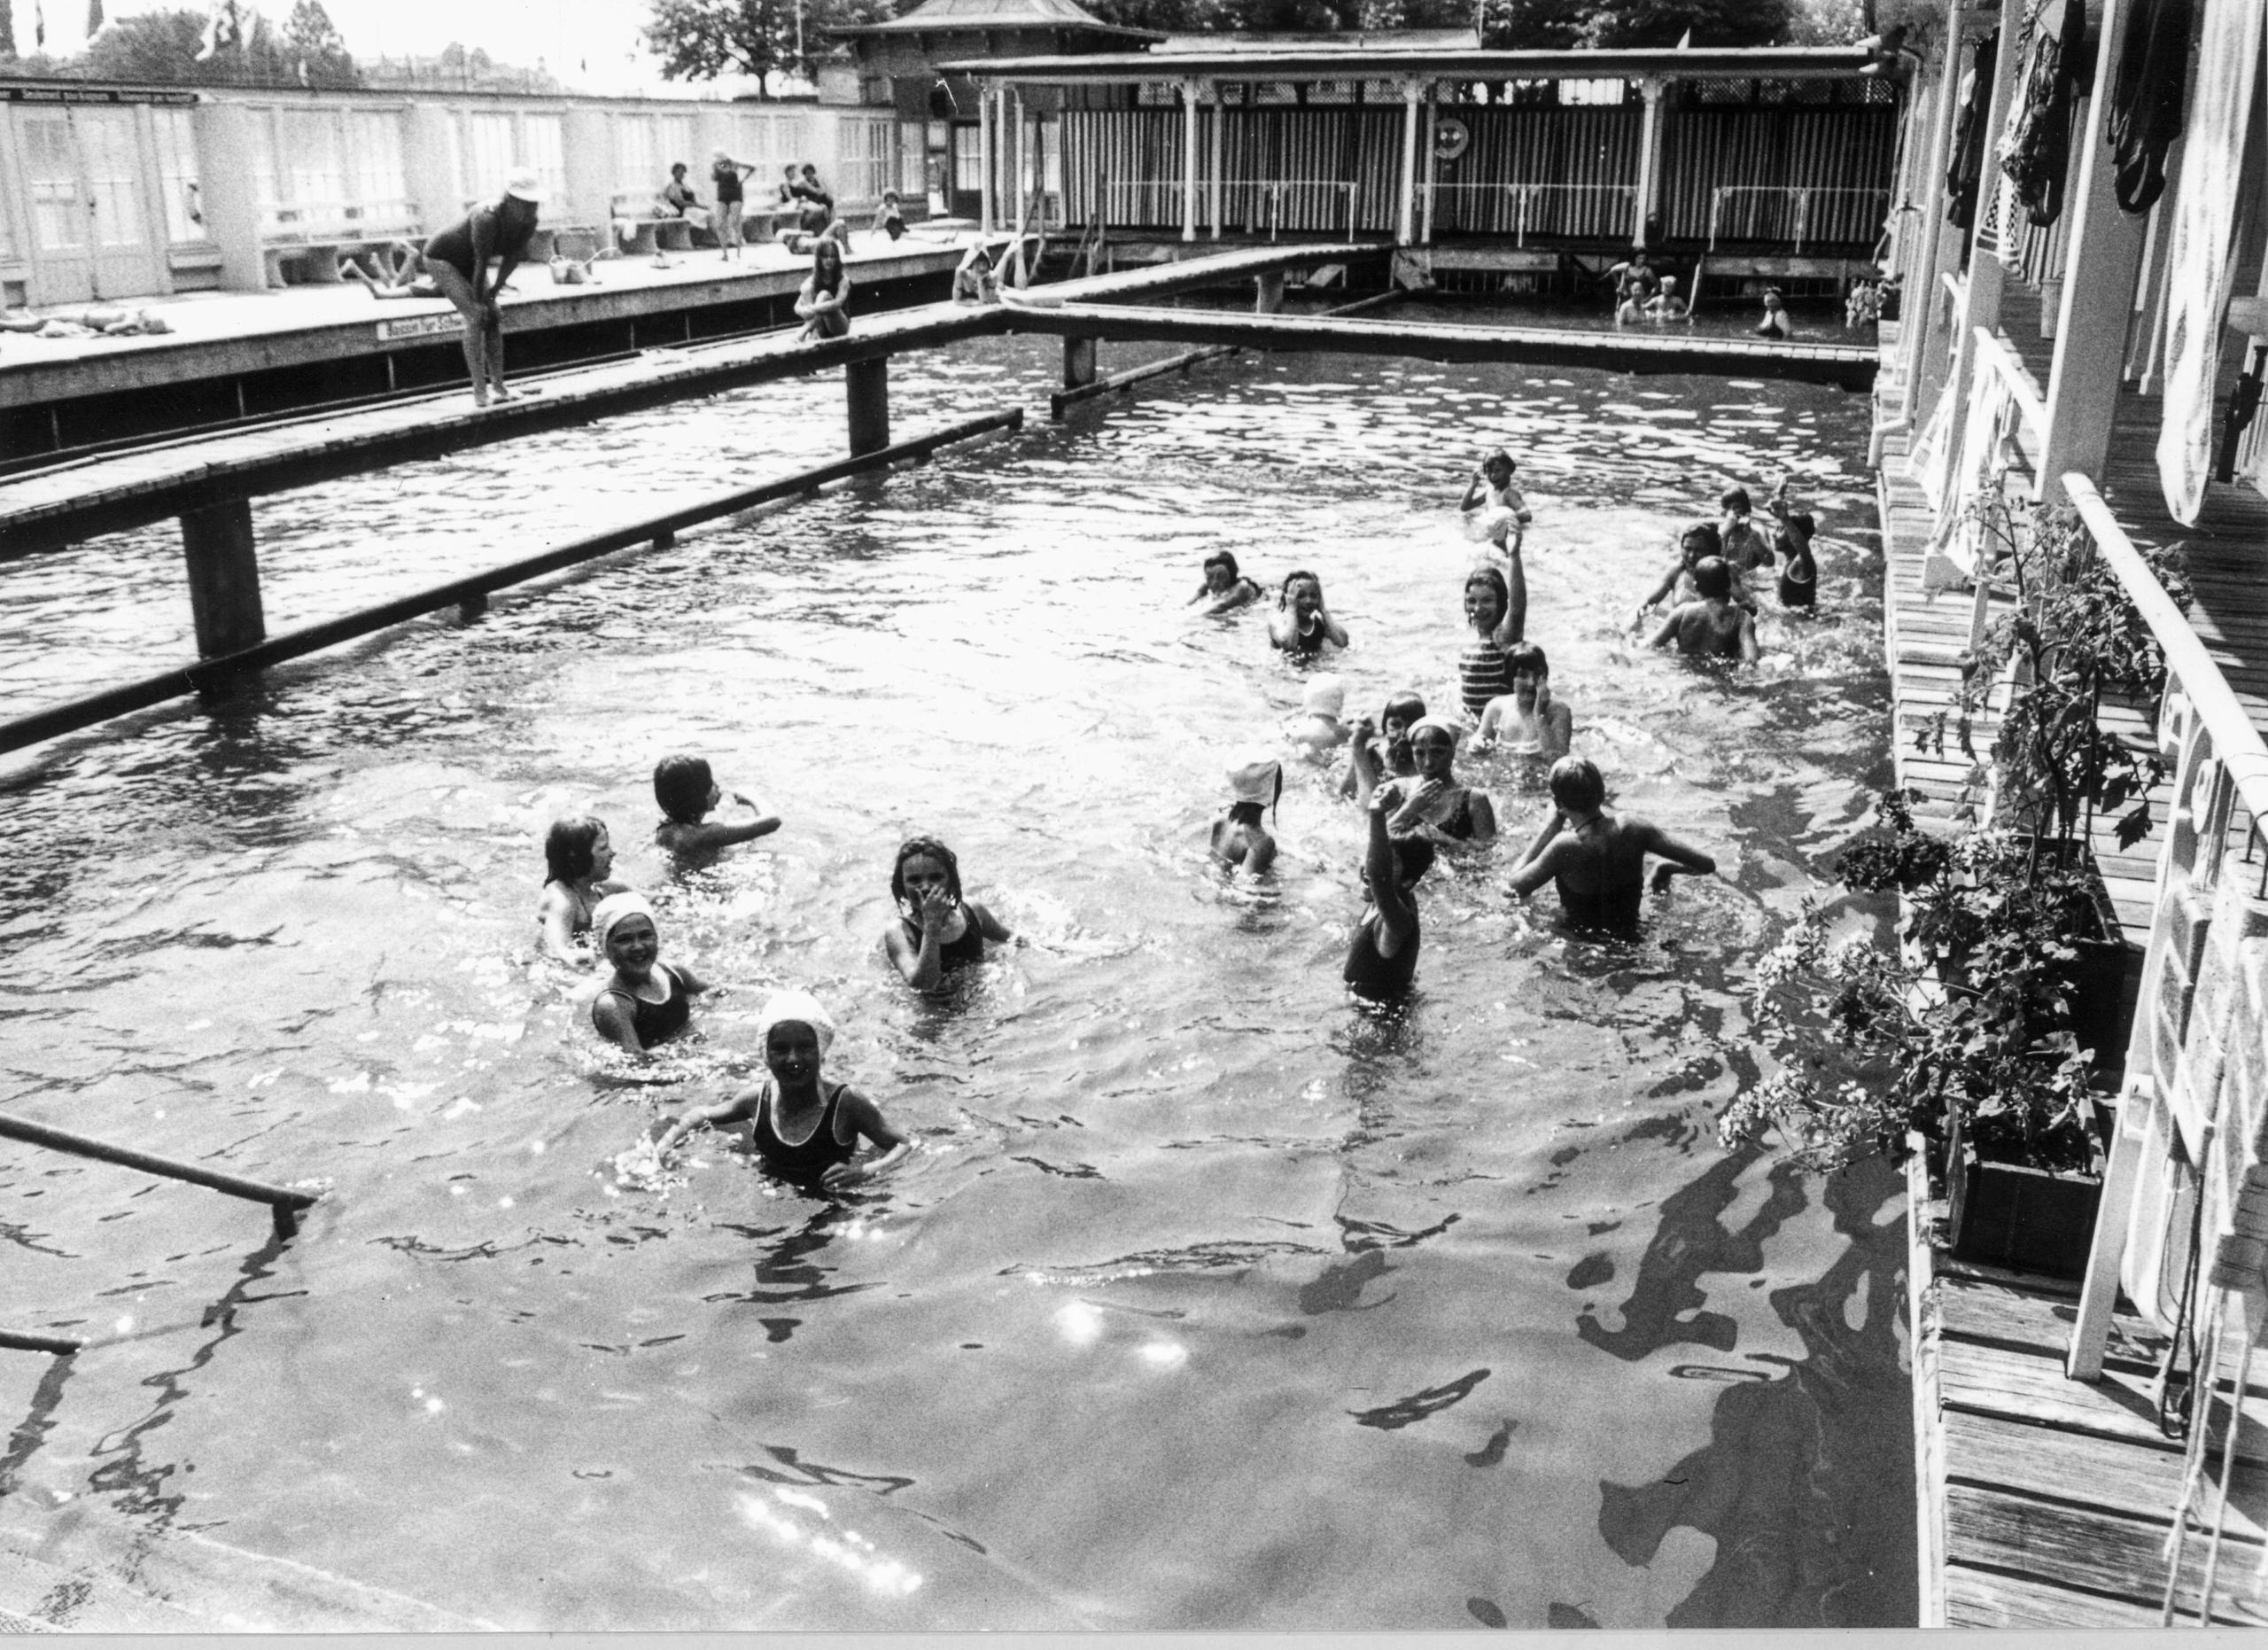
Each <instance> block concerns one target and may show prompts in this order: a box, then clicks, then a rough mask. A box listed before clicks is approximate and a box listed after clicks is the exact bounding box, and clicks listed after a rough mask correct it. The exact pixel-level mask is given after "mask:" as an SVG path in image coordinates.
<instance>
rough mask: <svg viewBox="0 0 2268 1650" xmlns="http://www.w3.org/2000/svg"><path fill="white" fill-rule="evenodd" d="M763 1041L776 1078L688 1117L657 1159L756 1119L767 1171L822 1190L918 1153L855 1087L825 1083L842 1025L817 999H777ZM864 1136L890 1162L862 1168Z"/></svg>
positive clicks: (763, 1019)
mask: <svg viewBox="0 0 2268 1650" xmlns="http://www.w3.org/2000/svg"><path fill="white" fill-rule="evenodd" d="M756 1037H757V1045H758V1047H761V1048H762V1049H763V1050H764V1063H765V1069H766V1070H769V1071H770V1073H771V1075H770V1076H769V1077H767V1078H765V1079H764V1080H763V1081H762V1082H759V1083H757V1085H755V1086H753V1087H751V1088H744V1089H742V1091H741V1092H740V1093H739V1094H735V1095H734V1096H733V1097H732V1098H731V1099H730V1100H728V1101H725V1102H724V1103H723V1104H722V1105H718V1106H710V1107H707V1108H704V1109H702V1110H699V1111H688V1112H687V1113H686V1114H685V1115H684V1116H683V1117H680V1118H679V1119H678V1120H677V1121H676V1122H674V1123H672V1124H671V1125H670V1126H669V1128H668V1129H667V1130H666V1131H665V1132H664V1133H663V1135H662V1137H661V1139H659V1140H656V1141H655V1143H654V1151H655V1155H656V1156H661V1155H663V1154H664V1153H666V1152H667V1151H668V1150H669V1148H671V1147H672V1146H674V1145H676V1144H677V1143H678V1141H679V1140H682V1139H684V1138H685V1136H687V1134H690V1133H692V1132H693V1131H694V1130H695V1129H697V1128H702V1127H704V1126H707V1125H711V1124H718V1123H740V1122H742V1121H745V1120H748V1119H751V1118H752V1119H754V1121H755V1124H756V1127H755V1129H754V1130H753V1131H752V1134H753V1137H754V1140H755V1143H756V1150H757V1156H759V1157H760V1158H762V1159H763V1162H764V1167H765V1172H767V1173H770V1174H773V1175H777V1176H778V1177H779V1178H780V1179H783V1180H788V1181H792V1182H796V1183H798V1184H801V1185H804V1186H807V1187H814V1188H817V1187H827V1188H832V1187H839V1186H844V1185H847V1184H849V1183H850V1181H852V1180H861V1179H866V1178H868V1177H869V1176H872V1175H877V1174H880V1173H881V1172H882V1171H883V1170H885V1169H887V1168H889V1167H890V1166H891V1165H892V1164H896V1163H897V1162H898V1161H899V1160H900V1159H902V1158H904V1157H905V1156H906V1155H907V1154H908V1153H910V1152H911V1151H913V1141H911V1140H907V1139H906V1138H905V1136H904V1135H903V1134H900V1133H899V1132H897V1130H896V1129H893V1128H892V1127H890V1125H889V1123H888V1122H887V1121H885V1120H884V1119H883V1117H882V1109H881V1108H880V1107H879V1106H877V1105H875V1104H874V1101H871V1100H868V1099H867V1098H866V1096H865V1095H864V1094H860V1093H859V1092H858V1090H857V1089H855V1088H852V1087H851V1086H850V1085H849V1084H848V1083H827V1082H823V1081H822V1080H821V1079H820V1077H819V1063H820V1062H821V1061H823V1060H824V1059H826V1057H827V1050H828V1049H829V1048H831V1047H834V1046H835V1021H834V1020H833V1018H832V1017H830V1016H828V1014H827V1010H826V1009H825V1008H823V1007H821V1006H820V1004H819V1000H818V999H817V998H815V997H812V996H811V995H809V994H808V993H806V992H799V991H788V992H777V993H775V994H774V995H773V997H772V999H771V1000H769V1001H768V1002H766V1003H765V1005H764V1012H763V1014H762V1015H761V1016H758V1018H757V1028H756ZM861 1136H864V1137H865V1138H866V1140H870V1141H872V1142H873V1143H874V1145H876V1146H878V1147H880V1148H882V1156H879V1157H876V1158H874V1159H872V1160H871V1161H869V1162H866V1163H863V1164H862V1163H859V1162H858V1161H856V1159H857V1157H858V1140H859V1138H860V1137H861Z"/></svg>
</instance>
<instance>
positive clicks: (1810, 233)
mask: <svg viewBox="0 0 2268 1650" xmlns="http://www.w3.org/2000/svg"><path fill="white" fill-rule="evenodd" d="M1897 152H1898V108H1897V105H1895V104H1891V103H1868V104H1843V105H1824V106H1806V105H1791V104H1779V105H1749V106H1741V105H1709V104H1689V105H1681V106H1677V107H1673V108H1671V109H1669V110H1667V111H1666V113H1665V114H1664V116H1663V121H1662V192H1661V206H1660V226H1661V227H1660V238H1661V239H1663V240H1666V241H1686V242H1699V243H1706V242H1707V240H1708V238H1709V212H1710V206H1711V202H1712V200H1713V198H1714V191H1716V190H1717V189H1718V188H1719V187H1720V186H1727V187H1749V188H1762V189H1775V190H1776V189H1785V188H1795V187H1801V188H1806V189H1810V190H1814V191H1825V190H1847V191H1858V192H1856V193H1849V194H1833V195H1830V194H1814V196H1813V197H1812V198H1811V201H1810V203H1809V206H1808V209H1807V212H1806V223H1805V226H1804V234H1803V245H1804V250H1805V251H1806V252H1808V251H1810V250H1812V249H1813V248H1814V247H1822V248H1823V247H1861V248H1864V247H1871V246H1872V245H1874V244H1875V241H1876V237H1879V236H1880V235H1881V234H1882V225H1883V219H1884V215H1885V214H1886V211H1887V208H1888V207H1889V206H1891V201H1890V198H1889V194H1890V189H1891V175H1890V173H1891V167H1892V166H1893V165H1894V164H1895V163H1896V159H1897ZM1794 227H1795V226H1794V223H1793V219H1792V212H1791V208H1790V205H1789V204H1788V203H1787V202H1786V201H1785V199H1784V198H1758V197H1754V196H1751V197H1746V198H1742V197H1736V198H1734V201H1733V202H1728V215H1727V216H1726V218H1725V220H1724V224H1723V230H1722V232H1721V237H1722V238H1723V239H1725V240H1728V241H1740V242H1752V241H1758V240H1769V241H1773V242H1780V243H1787V244H1790V245H1792V244H1793V240H1794V233H1793V231H1794Z"/></svg>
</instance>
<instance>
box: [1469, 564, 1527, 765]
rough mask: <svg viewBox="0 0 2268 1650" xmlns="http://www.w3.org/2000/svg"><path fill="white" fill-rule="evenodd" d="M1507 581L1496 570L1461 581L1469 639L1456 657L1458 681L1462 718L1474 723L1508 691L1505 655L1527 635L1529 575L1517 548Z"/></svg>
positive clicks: (1509, 677)
mask: <svg viewBox="0 0 2268 1650" xmlns="http://www.w3.org/2000/svg"><path fill="white" fill-rule="evenodd" d="M1511 556H1512V562H1511V577H1510V578H1509V579H1507V578H1506V577H1505V575H1504V574H1503V573H1502V572H1498V571H1497V570H1496V569H1495V568H1494V567H1476V568H1474V569H1473V570H1472V572H1469V573H1467V574H1466V575H1465V577H1464V622H1465V623H1466V624H1468V625H1471V626H1472V641H1471V642H1468V643H1466V644H1465V650H1464V652H1463V653H1461V654H1459V655H1458V656H1457V661H1456V676H1457V689H1458V693H1459V696H1460V697H1462V698H1463V699H1464V713H1465V715H1466V716H1467V717H1468V718H1469V719H1471V720H1473V721H1475V722H1478V721H1479V720H1480V718H1481V717H1482V715H1483V714H1484V713H1485V712H1487V709H1488V706H1489V705H1490V704H1491V703H1493V702H1494V701H1495V700H1497V699H1502V698H1505V697H1509V696H1510V695H1511V691H1512V671H1511V665H1510V664H1508V663H1507V662H1506V660H1507V655H1506V653H1505V650H1506V649H1508V648H1513V647H1518V645H1519V643H1520V640H1521V638H1522V637H1523V636H1524V635H1525V634H1526V631H1527V574H1526V572H1524V571H1523V570H1522V569H1521V566H1520V552H1519V546H1518V543H1517V542H1515V543H1514V545H1513V546H1512V552H1511Z"/></svg>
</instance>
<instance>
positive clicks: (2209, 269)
mask: <svg viewBox="0 0 2268 1650" xmlns="http://www.w3.org/2000/svg"><path fill="white" fill-rule="evenodd" d="M2264 27H2268V7H2264V6H2263V5H2262V4H2261V3H2260V0H2203V4H2202V8H2201V9H2200V11H2199V13H2198V54H2199V60H2200V62H2202V63H2203V64H2204V65H2206V66H2208V67H2209V68H2210V71H2211V72H2210V73H2202V72H2201V73H2200V74H2198V76H2197V106H2196V107H2195V108H2194V109H2193V110H2191V111H2190V114H2189V126H2188V129H2187V131H2186V132H2185V133H2184V134H2183V137H2182V144H2181V187H2180V188H2179V189H2177V190H2176V191H2174V195H2173V212H2172V217H2173V227H2172V233H2171V239H2170V240H2169V241H2168V243H2167V256H2166V274H2165V293H2166V299H2165V302H2166V327H2165V372H2164V376H2163V379H2162V381H2161V382H2162V385H2163V390H2162V393H2163V395H2164V397H2165V407H2164V411H2163V416H2162V421H2161V423H2160V424H2159V426H2158V450H2157V459H2158V484H2159V486H2162V487H2163V488H2164V490H2165V505H2166V509H2167V510H2170V511H2171V512H2172V515H2173V518H2174V519H2175V520H2176V521H2179V522H2181V523H2182V524H2184V525H2188V526H2194V525H2196V523H2197V517H2198V514H2199V512H2200V511H2202V510H2203V509H2204V507H2205V481H2206V479H2207V478H2208V477H2210V475H2211V474H2212V472H2213V380H2214V378H2215V377H2216V376H2217V374H2218V371H2219V370H2220V362H2221V317H2222V315H2223V312H2224V311H2225V310H2226V309H2227V307H2228V301H2229V288H2230V287H2231V285H2232V284H2233V276H2234V273H2235V272H2234V270H2233V269H2232V268H2231V265H2232V263H2233V256H2232V253H2233V245H2232V243H2233V240H2234V238H2235V237H2234V230H2235V227H2236V214H2237V196H2238V192H2239V190H2240V187H2241V180H2242V178H2243V175H2244V140H2245V125H2246V121H2247V118H2248V117H2249V114H2250V113H2251V110H2252V90H2253V85H2254V82H2255V77H2256V75H2257V74H2258V72H2259V68H2260V41H2261V35H2262V33H2263V31H2264Z"/></svg>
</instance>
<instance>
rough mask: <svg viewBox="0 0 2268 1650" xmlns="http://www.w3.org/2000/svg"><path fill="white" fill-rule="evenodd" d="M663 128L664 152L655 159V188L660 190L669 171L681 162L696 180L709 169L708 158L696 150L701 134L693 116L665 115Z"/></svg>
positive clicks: (662, 120) (662, 123)
mask: <svg viewBox="0 0 2268 1650" xmlns="http://www.w3.org/2000/svg"><path fill="white" fill-rule="evenodd" d="M661 128H662V134H661V136H662V152H661V153H660V154H659V155H657V156H656V157H655V160H656V166H655V168H654V175H655V182H654V184H653V187H655V188H656V189H658V188H660V187H661V180H662V179H664V178H665V177H667V176H668V175H669V169H670V168H671V167H673V166H676V165H678V164H680V162H681V163H683V165H684V167H685V169H686V171H687V174H688V175H692V176H694V177H696V178H697V177H698V176H699V175H701V174H702V173H703V172H706V171H707V170H708V169H709V160H708V156H707V155H706V154H704V153H702V152H698V151H697V149H696V144H697V143H698V140H699V134H698V133H696V132H695V130H694V129H693V117H692V116H691V115H689V114H665V115H664V116H662V117H661Z"/></svg>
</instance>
